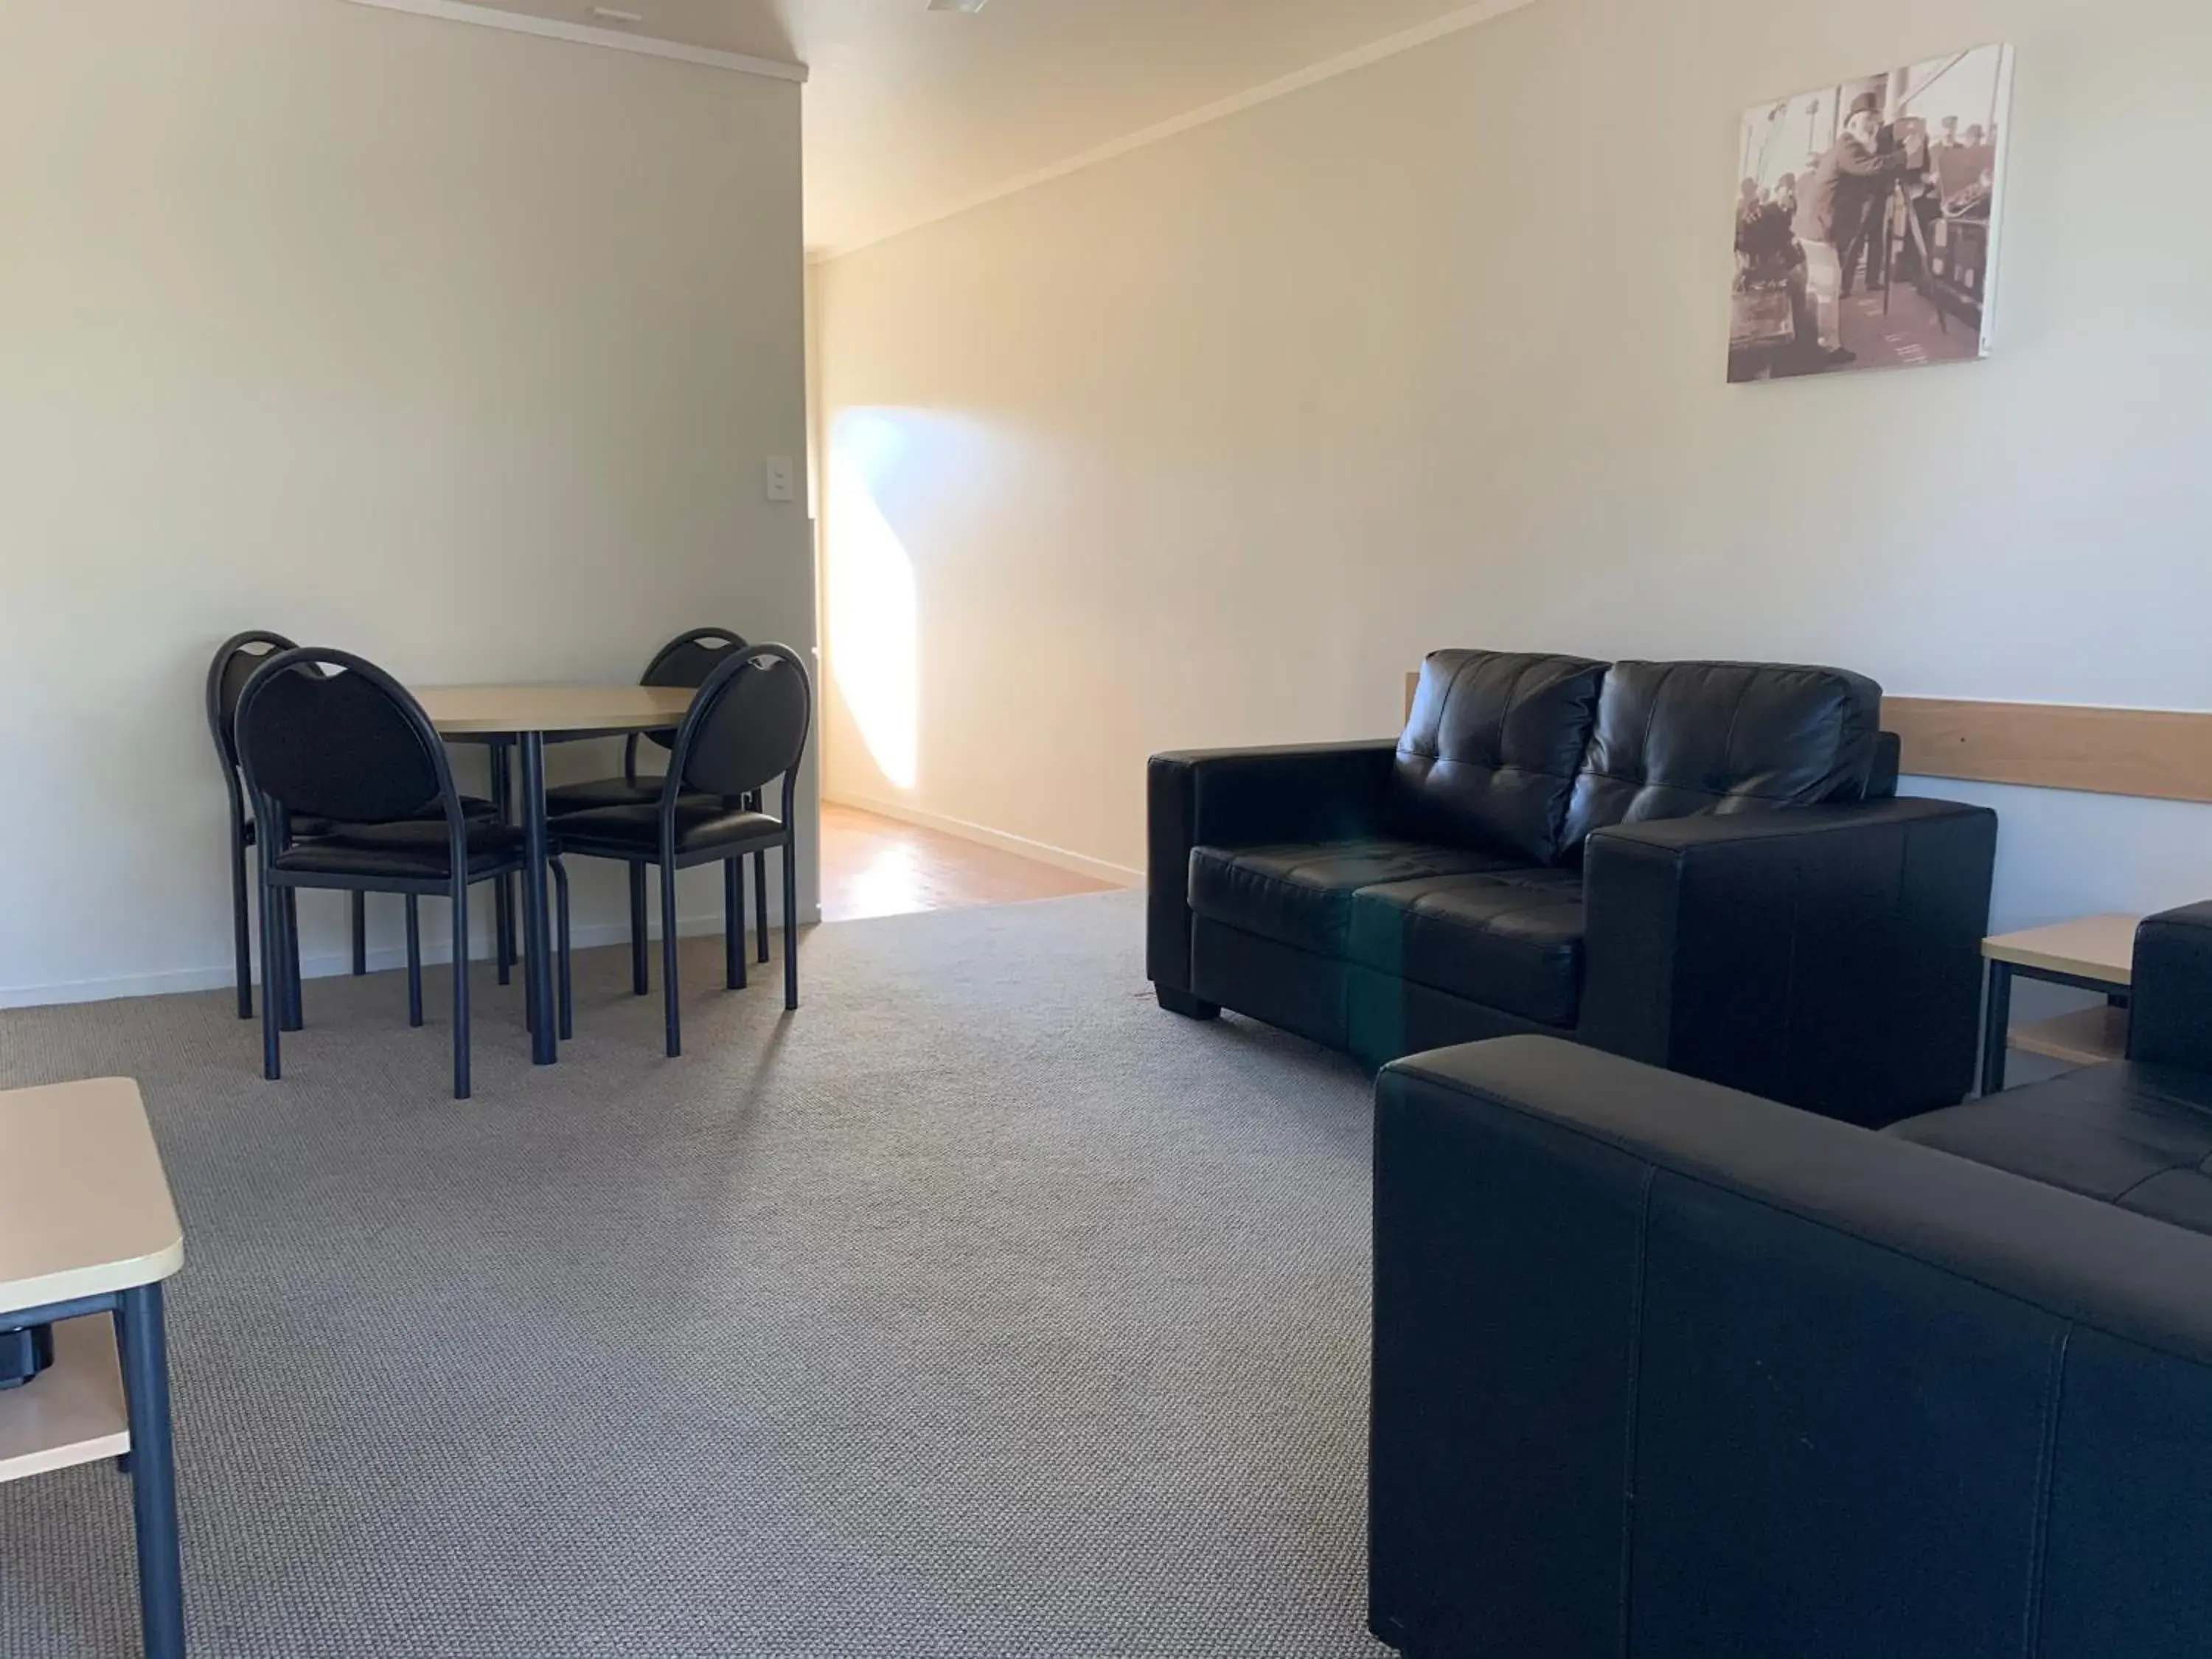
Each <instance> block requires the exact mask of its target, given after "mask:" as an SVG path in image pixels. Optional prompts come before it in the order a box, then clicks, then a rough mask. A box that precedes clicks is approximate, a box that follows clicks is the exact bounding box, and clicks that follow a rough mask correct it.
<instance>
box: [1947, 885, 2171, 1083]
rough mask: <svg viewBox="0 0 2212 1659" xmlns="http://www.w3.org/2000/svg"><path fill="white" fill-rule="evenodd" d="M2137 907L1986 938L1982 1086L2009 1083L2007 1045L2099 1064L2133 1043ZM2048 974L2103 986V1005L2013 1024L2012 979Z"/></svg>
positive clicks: (2088, 987) (2080, 986) (2072, 983)
mask: <svg viewBox="0 0 2212 1659" xmlns="http://www.w3.org/2000/svg"><path fill="white" fill-rule="evenodd" d="M2140 921H2142V917H2140V916H2132V915H2104V916H2083V917H2081V918H2079V919H2078V920H2076V921H2062V922H2059V923H2057V925H2056V926H2054V927H2031V928H2029V929H2027V931H2026V932H2025V933H2000V934H1998V935H1996V937H1995V938H1993V939H1984V940H1983V941H1982V959H1983V960H1984V962H1986V963H1988V964H1989V969H1988V971H1989V996H1988V1000H1987V1001H1986V1002H1985V1004H1984V1008H1983V1014H1982V1092H1983V1093H1984V1094H1985V1095H1993V1094H1995V1093H1996V1092H1997V1091H1999V1090H2000V1089H2002V1088H2003V1087H2004V1086H2005V1051H2006V1050H2007V1049H2008V1048H2018V1049H2020V1050H2021V1052H2022V1053H2024V1054H2043V1055H2045V1056H2047V1057H2048V1058H2050V1059H2052V1060H2069V1061H2071V1062H2072V1063H2073V1064H2075V1065H2076V1066H2094V1065H2097V1064H2099V1063H2100V1062H2101V1061H2104V1060H2119V1059H2122V1058H2124V1056H2125V1055H2126V1054H2127V1048H2128V1016H2127V997H2128V987H2130V985H2131V984H2133V982H2134V978H2135V949H2136V925H2137V923H2139V922H2140ZM2015 978H2023V979H2035V980H2043V981H2047V982H2049V983H2051V984H2053V985H2064V986H2068V987H2071V988H2073V989H2075V990H2077V991H2095V992H2097V993H2099V994H2101V995H2102V996H2103V997H2104V998H2105V1002H2104V1004H2103V1006H2100V1007H2095V1008H2087V1009H2084V1010H2082V1011H2081V1012H2079V1013H2073V1014H2060V1015H2058V1016H2057V1018H2051V1019H2043V1020H2036V1021H2034V1022H2033V1023H2031V1024H2027V1025H2022V1026H2021V1027H2019V1028H2018V1029H2017V1030H2015V1029H2013V1026H2012V982H2013V981H2014V980H2015Z"/></svg>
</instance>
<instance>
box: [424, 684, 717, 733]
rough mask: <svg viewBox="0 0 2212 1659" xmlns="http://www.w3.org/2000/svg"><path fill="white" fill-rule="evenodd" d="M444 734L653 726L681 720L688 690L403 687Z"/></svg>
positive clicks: (656, 687) (650, 729)
mask: <svg viewBox="0 0 2212 1659" xmlns="http://www.w3.org/2000/svg"><path fill="white" fill-rule="evenodd" d="M408 689H409V690H411V691H412V692H413V693H414V694H415V697H416V701H417V702H420V703H421V704H422V712H423V713H424V714H428V715H429V717H430V724H431V725H433V726H435V727H437V728H438V730H439V732H441V733H442V734H443V735H445V736H447V737H464V736H470V735H475V736H484V735H495V734H498V733H501V732H654V731H662V730H665V729H666V728H667V727H669V726H680V725H682V724H683V721H684V713H685V711H686V710H688V709H689V708H690V707H691V693H690V691H689V690H685V689H684V688H683V687H682V686H668V685H423V686H410V687H409V688H408Z"/></svg>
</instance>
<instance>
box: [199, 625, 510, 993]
mask: <svg viewBox="0 0 2212 1659" xmlns="http://www.w3.org/2000/svg"><path fill="white" fill-rule="evenodd" d="M298 649H299V647H298V646H297V645H296V644H295V643H294V642H293V641H290V640H288V639H286V638H285V637H284V636H283V635H282V634H276V633H271V632H270V631H269V630H268V629H261V628H254V629H247V630H246V632H244V633H242V634H234V635H231V636H230V638H228V639H227V640H225V641H223V642H222V644H221V645H220V646H218V647H216V653H215V657H214V659H213V660H212V661H210V663H209V664H208V675H207V722H208V735H209V736H210V737H211V738H214V739H215V753H216V760H217V761H218V762H219V763H221V764H222V781H223V787H224V791H225V793H227V794H228V796H229V799H230V926H231V956H232V961H233V967H234V971H235V974H236V976H237V982H238V1017H239V1018H240V1019H252V1018H253V953H252V939H253V928H252V921H251V919H250V918H249V915H248V914H247V906H246V883H247V879H248V878H247V873H246V851H247V849H248V848H252V846H253V845H254V843H255V842H256V840H257V838H258V834H259V830H258V823H257V820H256V819H255V818H254V817H253V815H252V810H251V809H250V807H249V805H248V804H247V801H246V787H245V784H244V782H243V781H242V780H241V778H240V775H239V769H238V739H237V735H236V730H235V727H236V723H237V717H238V699H239V694H240V692H242V691H244V690H246V681H248V680H249V679H251V678H253V673H254V671H255V670H256V669H258V668H259V667H260V666H261V665H262V664H263V663H264V662H266V661H267V660H268V659H270V657H272V656H274V655H276V653H278V652H280V651H296V650H298ZM461 805H462V806H463V807H464V808H465V810H466V811H467V812H468V814H469V816H471V817H488V816H489V815H490V814H491V813H492V811H493V808H492V804H491V803H490V802H489V801H488V800H481V799H477V797H476V796H474V795H464V796H462V797H461ZM335 827H336V826H334V825H331V824H330V823H325V822H323V821H322V820H320V819H313V818H301V819H295V821H294V822H293V824H292V835H293V837H294V838H295V840H307V839H312V838H313V837H316V836H324V835H327V834H329V833H330V832H331V829H333V828H335ZM351 898H352V902H351V905H350V908H351V910H352V913H353V915H352V922H353V971H354V972H355V973H356V975H361V974H366V973H367V972H368V906H367V895H365V894H362V893H359V892H356V893H355V894H353V895H352V896H351ZM285 902H286V905H287V909H286V915H285V927H284V940H283V946H284V950H285V952H286V954H287V957H288V958H289V957H292V956H294V955H295V954H296V952H297V951H298V949H299V938H300V927H299V918H298V917H297V916H296V915H294V914H293V907H292V896H291V895H290V894H289V893H287V894H286V895H285ZM298 973H299V968H298V963H296V962H294V963H292V967H291V971H290V972H289V974H287V975H285V976H284V979H283V983H285V984H287V985H289V984H290V983H291V982H292V981H294V980H295V979H296V978H297V977H298ZM283 1012H284V1015H285V1026H284V1029H285V1030H288V1031H296V1030H299V1029H300V1027H299V1009H298V1008H297V1006H293V1007H290V1008H288V1009H286V1010H284V1011H283Z"/></svg>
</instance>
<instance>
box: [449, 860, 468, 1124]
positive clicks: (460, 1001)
mask: <svg viewBox="0 0 2212 1659" xmlns="http://www.w3.org/2000/svg"><path fill="white" fill-rule="evenodd" d="M468 1097H469V884H468V881H467V878H465V877H462V878H458V879H456V880H455V881H454V883H453V1098H454V1099H455V1100H466V1099H467V1098H468Z"/></svg>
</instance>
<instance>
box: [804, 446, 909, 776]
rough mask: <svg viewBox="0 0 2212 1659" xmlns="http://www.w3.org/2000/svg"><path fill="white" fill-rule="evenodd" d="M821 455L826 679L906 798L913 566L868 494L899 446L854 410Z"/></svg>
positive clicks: (880, 765)
mask: <svg viewBox="0 0 2212 1659" xmlns="http://www.w3.org/2000/svg"><path fill="white" fill-rule="evenodd" d="M829 447H830V458H829V543H828V554H827V556H826V557H825V558H824V560H823V563H824V566H825V568H824V572H823V586H824V587H825V588H826V590H827V592H826V595H825V597H826V598H827V599H828V602H829V603H828V609H829V671H830V673H831V675H832V676H833V677H834V678H836V683H837V690H838V691H839V693H840V694H841V695H842V696H843V698H844V700H845V706H846V708H848V709H849V710H851V712H852V715H853V722H854V725H855V726H859V728H860V738H861V741H863V742H864V743H866V744H867V746H868V753H869V755H870V756H871V757H873V759H874V761H875V763H876V766H877V768H878V770H880V771H881V772H882V773H883V775H884V778H885V779H886V780H887V781H889V782H890V784H891V785H892V786H893V787H896V788H899V789H911V788H913V787H915V783H916V782H917V781H918V780H919V778H920V775H921V744H920V730H921V708H920V689H921V688H920V677H919V665H918V664H917V662H916V660H915V657H916V643H917V636H918V633H919V628H920V618H919V615H918V613H917V609H916V604H915V580H914V561H913V559H912V558H911V557H910V556H908V553H907V550H906V547H905V545H904V544H902V542H901V541H900V540H899V538H898V532H896V531H895V530H893V529H892V528H891V524H890V520H888V519H887V518H885V517H884V510H883V507H881V506H880V505H879V504H878V501H877V500H876V493H875V487H874V486H875V482H876V480H878V479H879V478H881V477H883V476H884V473H885V472H886V471H888V470H889V469H890V466H891V465H893V464H894V463H895V462H896V459H897V455H898V453H899V450H900V449H901V448H902V436H901V434H900V432H899V429H898V427H897V425H896V423H895V422H892V421H890V420H889V419H887V418H885V417H884V416H880V415H876V414H872V413H870V412H869V411H867V410H854V411H851V412H848V413H847V414H844V415H841V416H838V418H837V422H836V427H835V428H834V429H833V431H832V433H831V435H830V441H829Z"/></svg>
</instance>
